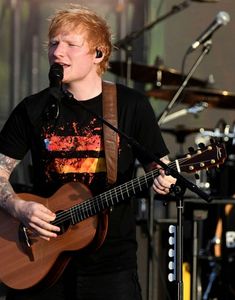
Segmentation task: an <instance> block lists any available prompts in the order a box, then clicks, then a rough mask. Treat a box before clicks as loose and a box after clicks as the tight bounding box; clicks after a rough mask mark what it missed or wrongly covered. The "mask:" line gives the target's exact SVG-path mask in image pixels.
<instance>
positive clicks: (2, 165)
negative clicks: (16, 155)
mask: <svg viewBox="0 0 235 300" xmlns="http://www.w3.org/2000/svg"><path fill="white" fill-rule="evenodd" d="M18 163H19V160H16V159H12V158H10V157H8V156H5V155H2V154H0V207H2V208H3V209H7V210H8V208H9V207H8V203H9V202H10V201H11V199H13V198H14V195H15V193H14V190H13V188H12V186H11V184H10V182H9V177H10V175H11V173H12V171H13V169H14V168H15V167H16V165H17V164H18Z"/></svg>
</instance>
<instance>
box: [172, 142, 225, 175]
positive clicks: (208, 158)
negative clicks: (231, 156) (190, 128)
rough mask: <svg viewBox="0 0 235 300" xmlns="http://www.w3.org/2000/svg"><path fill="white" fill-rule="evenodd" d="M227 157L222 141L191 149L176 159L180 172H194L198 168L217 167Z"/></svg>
mask: <svg viewBox="0 0 235 300" xmlns="http://www.w3.org/2000/svg"><path fill="white" fill-rule="evenodd" d="M226 158H227V153H226V148H225V144H224V143H218V142H213V143H211V144H210V145H207V146H201V147H200V148H198V149H196V150H193V149H192V148H190V152H189V153H188V154H187V155H185V156H184V157H182V158H180V159H179V160H178V163H179V165H180V170H181V172H187V173H195V172H197V171H199V170H203V169H209V168H212V167H217V166H219V165H221V164H223V163H224V161H225V159H226Z"/></svg>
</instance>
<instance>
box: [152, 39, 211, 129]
mask: <svg viewBox="0 0 235 300" xmlns="http://www.w3.org/2000/svg"><path fill="white" fill-rule="evenodd" d="M211 45H212V41H211V40H208V41H206V42H205V43H204V47H203V50H202V53H201V54H200V56H199V57H198V59H197V60H196V62H195V63H194V65H193V66H192V68H191V70H190V71H189V73H188V75H187V76H186V77H185V79H184V81H183V83H182V84H181V86H180V87H179V89H178V90H177V92H176V93H175V95H174V97H173V98H172V100H171V101H170V102H169V104H168V105H167V107H166V108H165V110H164V111H163V113H162V114H161V115H160V117H159V119H158V125H159V126H160V125H161V124H162V123H164V120H165V118H166V116H167V115H168V113H169V112H170V110H171V109H172V107H173V105H174V104H175V102H176V101H177V99H178V98H179V96H180V94H181V93H182V91H183V90H184V88H185V87H186V85H187V84H188V81H189V79H190V78H191V77H192V75H193V73H194V72H195V70H196V69H197V67H198V66H199V64H200V63H201V62H202V60H203V58H204V56H205V55H206V54H208V53H209V51H210V49H211ZM179 103H180V101H178V103H177V104H179Z"/></svg>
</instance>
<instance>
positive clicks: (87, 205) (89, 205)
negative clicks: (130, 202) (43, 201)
mask: <svg viewBox="0 0 235 300" xmlns="http://www.w3.org/2000/svg"><path fill="white" fill-rule="evenodd" d="M191 159H192V158H191V157H190V160H191ZM188 160H189V158H187V157H186V158H181V159H178V161H180V162H181V164H182V163H183V162H186V161H188ZM208 161H209V160H208ZM193 164H195V163H193ZM193 164H192V163H190V164H188V165H191V166H192V165H193ZM168 166H169V167H170V168H175V166H176V162H175V161H174V162H171V163H169V165H168ZM184 166H187V165H184ZM157 171H159V169H155V170H152V171H150V172H148V173H147V174H146V175H144V176H141V177H137V178H135V179H133V180H131V181H128V182H127V183H124V184H122V185H120V186H117V187H115V188H114V189H112V190H110V191H106V192H104V193H102V194H100V195H97V196H95V197H93V198H91V199H87V200H85V201H84V202H82V203H79V204H76V205H74V206H72V207H71V208H69V209H68V210H66V211H62V212H59V213H58V214H57V216H56V219H55V221H54V222H53V224H55V225H58V224H60V223H61V222H64V221H67V220H68V219H70V218H71V219H72V220H73V219H76V220H77V221H78V222H79V221H82V220H84V219H85V218H88V217H90V216H92V215H95V214H96V213H97V211H96V209H97V207H98V208H99V209H100V206H102V208H103V209H105V208H107V207H106V205H105V203H106V204H107V194H109V196H112V195H113V196H114V197H116V199H117V200H118V198H120V197H122V198H123V200H124V197H123V194H127V195H128V192H122V188H125V189H126V190H128V188H133V190H134V189H135V188H136V187H140V181H141V180H142V181H144V180H146V183H147V181H148V180H150V179H153V180H154V178H153V175H154V173H155V172H157ZM154 177H155V176H154ZM147 186H149V185H148V183H147ZM140 190H141V189H140ZM134 194H135V192H134ZM134 194H133V195H134ZM98 200H99V201H98ZM117 203H118V202H117ZM95 204H96V205H95ZM92 209H94V210H95V211H94V213H93V212H92ZM78 213H80V214H82V215H83V217H84V216H85V218H82V219H81V218H80V216H78ZM90 213H91V215H90ZM80 219H81V220H80Z"/></svg>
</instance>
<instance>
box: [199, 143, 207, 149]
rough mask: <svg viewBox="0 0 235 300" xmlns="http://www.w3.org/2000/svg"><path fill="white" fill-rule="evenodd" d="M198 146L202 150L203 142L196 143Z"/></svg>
mask: <svg viewBox="0 0 235 300" xmlns="http://www.w3.org/2000/svg"><path fill="white" fill-rule="evenodd" d="M198 147H199V148H200V149H201V150H203V149H205V148H206V146H205V144H203V143H199V144H198Z"/></svg>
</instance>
